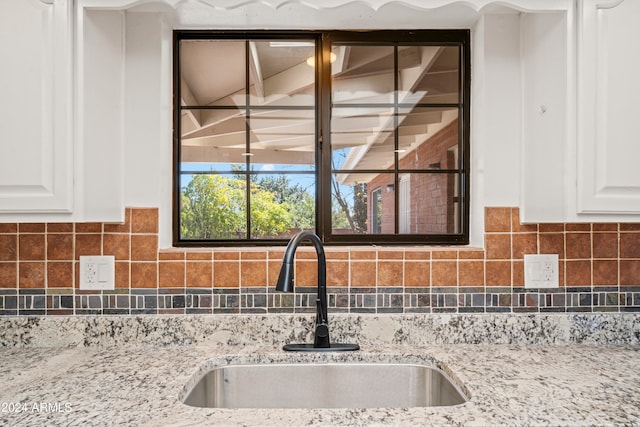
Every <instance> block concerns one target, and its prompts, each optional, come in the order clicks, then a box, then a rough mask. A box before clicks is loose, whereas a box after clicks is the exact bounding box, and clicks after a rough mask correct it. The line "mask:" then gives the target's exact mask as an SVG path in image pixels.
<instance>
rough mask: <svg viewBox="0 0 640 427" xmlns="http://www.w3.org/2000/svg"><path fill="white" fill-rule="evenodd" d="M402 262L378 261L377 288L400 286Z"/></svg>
mask: <svg viewBox="0 0 640 427" xmlns="http://www.w3.org/2000/svg"><path fill="white" fill-rule="evenodd" d="M402 267H403V266H402V261H378V286H379V287H392V286H400V287H401V286H402V285H403V283H404V278H403V277H402V272H403V268H402Z"/></svg>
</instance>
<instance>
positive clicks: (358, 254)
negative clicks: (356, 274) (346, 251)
mask: <svg viewBox="0 0 640 427" xmlns="http://www.w3.org/2000/svg"><path fill="white" fill-rule="evenodd" d="M350 255H351V259H354V260H367V259H376V251H375V250H370V249H365V250H357V249H356V250H354V249H351V254H350Z"/></svg>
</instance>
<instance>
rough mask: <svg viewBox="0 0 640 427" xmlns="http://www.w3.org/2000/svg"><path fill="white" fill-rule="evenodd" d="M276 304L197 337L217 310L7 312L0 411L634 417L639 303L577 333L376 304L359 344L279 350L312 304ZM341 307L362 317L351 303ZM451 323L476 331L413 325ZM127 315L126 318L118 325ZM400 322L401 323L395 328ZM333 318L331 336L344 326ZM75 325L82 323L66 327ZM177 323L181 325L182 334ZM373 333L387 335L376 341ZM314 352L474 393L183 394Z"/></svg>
mask: <svg viewBox="0 0 640 427" xmlns="http://www.w3.org/2000/svg"><path fill="white" fill-rule="evenodd" d="M274 317H276V318H277V319H276V318H274V319H271V318H269V317H268V316H266V317H260V316H254V317H250V316H248V318H246V319H235V320H231V319H229V322H230V323H231V324H233V322H234V321H236V322H238V323H236V324H235V325H236V326H237V324H240V323H243V322H245V323H246V325H245V328H247V329H248V330H247V331H246V335H247V336H250V335H251V334H256V336H255V340H254V342H253V343H249V342H245V341H244V340H245V338H244V334H243V333H240V332H238V333H237V335H238V336H235V337H234V336H233V334H232V333H229V331H227V330H225V328H223V327H221V328H220V330H218V335H217V338H215V339H213V338H209V339H206V340H205V339H204V335H199V334H198V333H196V332H197V331H198V330H199V329H198V328H199V327H204V325H207V324H211V323H210V322H213V323H215V324H217V323H216V322H218V321H219V319H215V320H211V319H208V318H204V319H203V318H201V317H194V318H179V319H177V320H172V321H170V322H169V323H170V324H171V325H173V326H174V327H176V326H177V325H180V327H181V328H182V330H181V331H180V332H176V331H168V330H164V331H163V330H162V329H159V328H160V327H164V328H167V325H166V324H165V323H162V322H166V320H162V319H161V320H162V322H161V323H157V322H158V321H159V320H157V317H153V318H152V317H147V318H141V319H139V318H112V319H98V318H95V319H91V318H75V317H74V318H65V319H59V320H55V321H49V320H39V319H31V318H29V319H27V318H22V319H9V320H8V319H5V318H2V319H0V343H2V345H3V346H5V347H4V348H0V384H1V385H2V387H0V402H2V408H0V409H1V410H2V412H1V413H0V425H11V426H22V425H25V426H29V425H33V426H42V425H47V426H51V425H64V426H71V425H82V426H86V425H127V426H131V425H149V426H164V425H182V426H201V425H229V426H232V425H245V426H254V425H255V426H275V425H278V426H279V425H286V426H294V425H327V426H329V425H331V426H334V425H354V426H355V425H406V426H417V425H465V426H467V425H481V426H487V425H491V426H493V425H526V426H529V425H572V426H575V425H640V370H639V369H638V366H639V364H640V345H639V343H638V332H640V323H639V319H638V316H626V317H620V316H617V317H615V316H614V317H607V316H604V317H601V318H598V317H597V316H591V317H589V318H588V319H587V318H582V319H581V320H580V321H579V322H578V323H581V324H582V323H584V322H586V323H584V324H588V323H589V322H591V323H590V324H591V326H589V327H588V328H587V329H588V330H590V331H591V333H587V334H586V335H584V334H585V332H584V331H583V332H580V334H582V335H580V336H581V341H579V342H581V343H577V342H578V341H575V340H574V339H573V338H570V337H571V336H574V337H575V336H577V335H572V334H568V335H563V334H564V333H563V332H561V331H568V330H571V328H572V327H571V326H570V325H572V324H574V323H575V319H573V318H570V316H558V317H552V318H550V319H545V318H540V317H537V316H506V317H509V318H510V319H509V320H508V321H507V322H506V323H507V324H508V323H511V324H512V326H513V327H512V328H511V330H512V332H513V334H512V335H511V338H510V339H509V340H507V343H504V342H502V343H500V342H499V341H500V340H499V339H498V336H499V335H498V334H497V333H496V331H495V330H491V328H492V327H491V326H490V325H491V322H492V320H491V318H490V317H486V316H485V317H482V316H481V317H479V318H475V319H474V320H473V321H472V320H470V318H467V317H466V316H463V317H461V316H449V317H446V316H445V317H440V316H436V317H434V316H433V315H428V316H419V317H417V318H407V317H405V316H390V317H388V318H387V317H386V316H375V317H371V318H366V319H365V320H362V322H364V323H367V324H368V325H369V326H367V328H371V330H369V331H368V332H366V331H364V330H363V329H360V330H359V332H358V333H355V334H354V335H357V336H359V337H360V338H362V340H361V341H360V344H361V345H362V349H361V350H360V351H358V352H348V353H305V354H301V353H287V352H284V351H283V350H281V344H283V343H284V342H280V343H278V344H274V343H273V342H272V341H273V340H276V339H284V340H285V341H286V342H291V341H297V340H296V338H298V336H299V335H300V336H302V337H303V338H306V337H307V336H308V334H307V332H306V331H305V328H306V327H307V326H308V318H307V317H306V316H304V317H296V316H292V317H291V318H288V319H287V318H286V316H284V317H285V320H284V321H283V320H282V316H274ZM585 319H586V320H585ZM330 320H331V319H330ZM342 320H344V321H351V322H355V323H352V324H353V325H357V324H358V320H357V319H354V318H349V317H348V316H345V319H342ZM342 320H338V321H337V322H336V323H338V324H340V323H341V321H342ZM281 322H284V324H286V325H288V326H292V325H297V326H293V329H292V331H291V334H290V335H286V336H281V335H280V334H279V333H278V334H275V335H274V334H269V333H266V332H264V333H263V334H262V335H260V334H258V333H257V331H256V330H253V329H252V328H258V329H260V330H263V331H264V330H265V329H266V330H270V328H273V329H272V331H277V330H278V328H279V326H277V325H279V324H280V323H281ZM500 322H502V320H500ZM621 322H622V323H623V324H624V325H625V327H624V328H620V332H621V333H622V335H621V336H619V337H614V334H613V333H612V332H608V333H606V334H604V335H605V336H608V338H607V341H608V342H606V343H601V342H600V339H595V338H594V336H597V335H598V334H599V333H602V331H603V330H609V331H610V330H616V328H618V326H619V325H620V324H621ZM605 323H606V325H605ZM134 324H138V326H139V327H138V329H137V331H134V327H133V325H134ZM446 324H449V325H450V326H451V328H453V329H458V328H461V327H460V326H457V325H460V324H462V325H466V326H465V327H463V328H462V329H465V328H466V329H467V330H468V331H469V334H470V335H468V336H469V337H472V340H476V341H477V342H480V343H479V344H475V343H462V342H463V340H462V339H460V338H457V339H454V340H453V341H455V343H440V342H429V341H433V339H434V337H436V336H437V334H436V335H431V338H425V339H422V340H420V339H419V338H418V337H419V336H428V335H429V333H428V331H426V330H422V334H421V333H420V332H421V328H423V327H425V325H429V326H431V327H436V326H437V325H441V326H443V325H446ZM89 325H94V326H92V327H90V326H89ZM96 325H100V328H98V326H96ZM108 325H111V326H108ZM122 325H125V326H126V327H124V328H122V329H118V327H122ZM274 325H275V326H274ZM385 325H386V326H385ZM390 325H396V329H394V328H393V327H392V326H390ZM397 325H402V328H401V329H402V330H403V332H402V333H401V332H399V330H398V329H397ZM474 325H476V326H474ZM478 325H482V328H484V329H486V330H487V331H486V333H487V334H488V335H485V336H484V338H483V339H479V337H480V333H479V332H477V331H476V332H474V330H475V328H477V327H479V326H478ZM531 325H538V327H537V329H536V328H533V327H532V326H531ZM541 325H545V326H541ZM551 325H556V326H557V328H555V327H553V328H552V327H551ZM558 325H564V326H558ZM595 325H599V326H595ZM615 325H618V326H615ZM236 326H233V327H236ZM336 326H338V325H336ZM375 326H377V327H375ZM55 327H57V328H58V329H55ZM495 327H499V326H496V325H494V326H493V328H495ZM83 328H84V329H83ZM92 328H94V329H92ZM357 328H362V324H360V325H359V326H357ZM415 328H418V330H414V329H415ZM99 329H102V330H103V332H102V333H98V332H97V331H98V330H99ZM339 329H340V328H338V327H337V328H336V333H335V334H334V335H335V336H334V340H336V341H337V340H341V338H342V337H341V335H342V334H344V335H348V334H346V333H340V332H339V331H338V330H339ZM70 331H76V333H77V335H76V336H75V337H74V338H73V339H71V338H70ZM118 331H119V332H118ZM303 331H305V332H303ZM515 331H519V332H517V333H516V332H515ZM522 331H524V332H522ZM553 331H555V332H553ZM209 332H211V333H214V332H215V331H214V330H210V331H209ZM56 334H57V336H55V335H56ZM96 334H97V335H96ZM625 334H626V335H625ZM151 336H155V338H153V339H151V338H150V337H151ZM177 336H182V337H185V336H189V337H191V338H190V339H191V342H190V343H189V342H183V341H182V340H178V339H177V338H176V337H177ZM376 336H377V338H376ZM491 336H493V337H494V338H492V339H491V338H488V337H491ZM532 336H537V337H538V338H537V339H534V338H532ZM559 336H564V338H563V339H559V338H558V337H559ZM45 337H48V338H47V339H45ZM89 337H93V338H92V339H89ZM97 337H100V339H98V338H97ZM109 337H111V340H110V339H109ZM124 337H126V339H125V338H124ZM145 337H146V338H145ZM197 337H200V338H197ZM394 337H395V338H394ZM518 337H520V338H518ZM625 337H626V338H625ZM376 339H378V340H380V341H381V342H382V343H381V344H379V345H373V344H372V343H371V341H375V340H376ZM502 339H503V341H504V340H505V339H504V338H502ZM166 340H168V341H169V342H165V341H166ZM176 341H177V342H176ZM416 341H418V342H416ZM549 341H550V342H549ZM11 342H12V343H13V344H10V343H11ZM56 343H57V344H58V345H56ZM585 343H588V344H585ZM319 361H333V362H354V361H363V362H411V363H422V364H425V365H429V366H436V367H439V368H441V369H443V370H444V371H445V372H447V373H448V374H449V375H450V376H451V377H452V379H453V380H454V381H455V382H457V383H458V384H459V385H461V386H462V388H463V390H464V391H466V392H467V393H468V394H469V397H470V399H469V401H468V402H466V403H464V404H462V405H457V406H450V407H429V408H391V409H389V408H386V409H385V408H380V409H378V408H376V409H206V408H194V407H190V406H187V405H185V404H183V403H182V402H181V399H182V398H183V397H184V396H185V395H186V393H187V389H188V387H189V385H190V384H193V383H194V382H195V381H196V380H197V379H198V378H199V377H200V376H201V375H202V374H203V373H204V372H205V371H206V370H207V369H210V368H212V367H214V366H219V365H226V364H246V363H288V362H319ZM16 403H19V405H16ZM43 404H44V405H43Z"/></svg>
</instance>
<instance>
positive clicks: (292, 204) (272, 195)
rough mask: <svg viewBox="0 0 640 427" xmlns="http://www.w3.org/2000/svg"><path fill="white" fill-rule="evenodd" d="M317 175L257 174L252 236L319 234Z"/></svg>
mask: <svg viewBox="0 0 640 427" xmlns="http://www.w3.org/2000/svg"><path fill="white" fill-rule="evenodd" d="M315 199H316V189H315V175H309V174H273V175H253V178H252V186H251V237H252V238H255V239H274V238H278V239H288V238H291V237H292V236H293V235H294V234H295V233H297V232H298V231H300V230H310V231H315V222H316V213H315V209H316V202H315Z"/></svg>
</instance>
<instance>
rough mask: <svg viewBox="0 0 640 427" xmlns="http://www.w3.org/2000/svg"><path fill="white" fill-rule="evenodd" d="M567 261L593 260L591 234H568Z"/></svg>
mask: <svg viewBox="0 0 640 427" xmlns="http://www.w3.org/2000/svg"><path fill="white" fill-rule="evenodd" d="M565 238H566V242H567V243H566V245H567V246H566V251H567V259H590V258H591V233H567V234H566V236H565Z"/></svg>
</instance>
